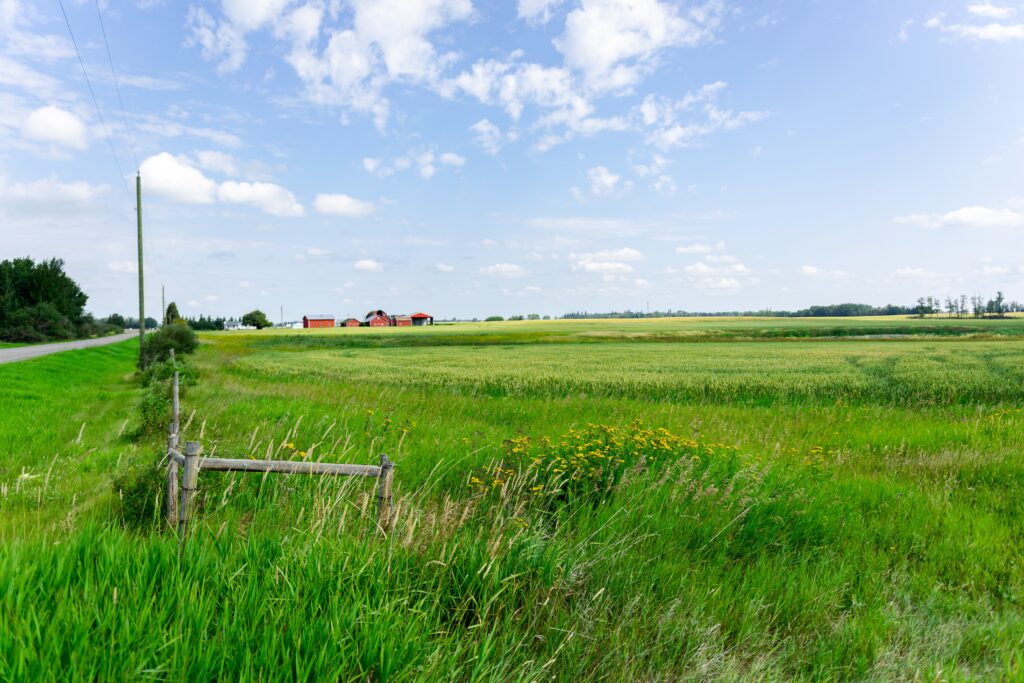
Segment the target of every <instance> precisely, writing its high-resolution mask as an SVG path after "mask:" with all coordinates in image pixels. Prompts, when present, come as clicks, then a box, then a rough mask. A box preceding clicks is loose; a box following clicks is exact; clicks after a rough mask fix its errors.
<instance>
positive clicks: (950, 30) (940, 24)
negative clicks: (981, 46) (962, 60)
mask: <svg viewBox="0 0 1024 683" xmlns="http://www.w3.org/2000/svg"><path fill="white" fill-rule="evenodd" d="M967 10H968V13H969V14H971V15H972V17H975V18H978V19H982V20H985V19H988V20H990V21H989V22H988V23H979V24H968V23H954V24H947V23H946V20H945V15H943V14H939V15H937V16H935V17H932V18H931V19H929V20H928V21H927V22H925V26H926V27H927V28H931V29H938V30H939V31H942V32H943V33H945V34H947V35H950V36H952V37H953V38H960V39H963V40H979V41H984V42H992V43H1007V42H1010V41H1012V40H1024V24H1021V23H1017V24H1009V23H1002V22H1003V21H1005V20H1007V19H1009V18H1010V17H1011V16H1013V14H1014V10H1013V9H1012V8H1009V7H998V6H995V5H992V4H991V3H987V2H985V3H978V4H973V5H969V6H968V8H967Z"/></svg>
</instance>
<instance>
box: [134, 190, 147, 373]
mask: <svg viewBox="0 0 1024 683" xmlns="http://www.w3.org/2000/svg"><path fill="white" fill-rule="evenodd" d="M135 215H136V217H137V219H138V224H139V228H138V239H139V367H141V366H142V347H143V345H144V344H145V341H146V303H145V294H144V288H143V282H142V175H141V174H139V173H138V172H136V173H135Z"/></svg>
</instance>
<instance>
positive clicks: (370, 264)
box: [352, 258, 384, 273]
mask: <svg viewBox="0 0 1024 683" xmlns="http://www.w3.org/2000/svg"><path fill="white" fill-rule="evenodd" d="M352 267H353V268H355V269H356V270H362V271H366V272H368V273H379V272H380V271H382V270H384V266H383V265H382V264H381V263H380V262H378V261H374V260H373V259H370V258H364V259H359V260H358V261H356V262H355V263H353V264H352Z"/></svg>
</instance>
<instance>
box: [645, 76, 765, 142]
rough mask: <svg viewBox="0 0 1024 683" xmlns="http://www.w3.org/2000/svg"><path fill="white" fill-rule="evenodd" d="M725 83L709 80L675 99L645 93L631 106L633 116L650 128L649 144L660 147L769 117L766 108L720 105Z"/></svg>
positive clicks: (739, 126) (740, 126)
mask: <svg viewBox="0 0 1024 683" xmlns="http://www.w3.org/2000/svg"><path fill="white" fill-rule="evenodd" d="M726 87H727V84H726V83H725V82H724V81H716V82H714V83H708V84H706V85H703V86H701V87H700V88H698V89H697V90H693V91H690V92H688V93H687V94H686V95H684V96H683V97H682V98H681V99H679V100H675V101H673V100H671V99H669V98H667V97H663V96H660V95H648V96H647V97H645V98H644V100H643V102H642V103H641V104H640V105H639V106H638V107H636V108H635V109H634V113H633V116H634V118H635V119H636V120H638V121H639V122H641V123H642V124H643V126H645V127H647V128H648V129H649V132H648V133H647V142H648V144H650V145H651V146H653V147H655V148H657V149H659V150H670V149H674V148H676V147H687V146H692V145H694V144H696V143H697V141H698V140H700V138H703V137H706V136H708V135H711V134H712V133H716V132H718V131H723V130H724V131H731V130H736V129H738V128H742V127H743V126H746V125H748V124H751V123H756V122H758V121H762V120H764V119H765V118H767V117H768V112H765V111H740V112H734V111H732V110H730V109H721V108H719V106H718V104H717V102H718V98H719V97H720V95H721V94H722V92H724V90H725V89H726ZM694 112H696V113H697V114H699V115H698V116H695V113H694ZM684 119H685V120H684Z"/></svg>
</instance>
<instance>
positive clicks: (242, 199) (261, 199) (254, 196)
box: [217, 180, 306, 217]
mask: <svg viewBox="0 0 1024 683" xmlns="http://www.w3.org/2000/svg"><path fill="white" fill-rule="evenodd" d="M217 197H218V198H219V199H220V200H221V201H222V202H226V203H228V204H250V205H252V206H255V207H257V208H259V209H261V210H263V211H265V212H266V213H269V214H271V215H273V216H283V217H298V216H304V215H305V214H306V210H305V209H304V208H303V207H302V204H299V203H298V201H296V199H295V195H294V194H292V193H291V192H289V191H288V190H286V189H285V188H283V187H281V186H280V185H276V184H274V183H246V182H241V183H239V182H235V181H233V180H229V181H227V182H225V183H222V184H221V186H220V188H219V189H218V190H217Z"/></svg>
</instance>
